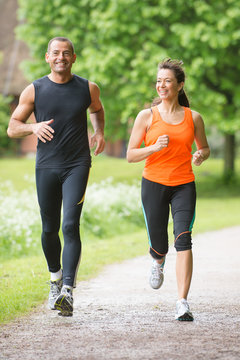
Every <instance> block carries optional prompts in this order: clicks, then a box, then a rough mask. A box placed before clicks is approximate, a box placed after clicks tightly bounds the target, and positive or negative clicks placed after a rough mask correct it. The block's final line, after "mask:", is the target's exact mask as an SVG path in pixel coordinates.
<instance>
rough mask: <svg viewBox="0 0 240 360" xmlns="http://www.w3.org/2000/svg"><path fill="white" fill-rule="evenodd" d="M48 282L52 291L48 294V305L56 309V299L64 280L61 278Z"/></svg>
mask: <svg viewBox="0 0 240 360" xmlns="http://www.w3.org/2000/svg"><path fill="white" fill-rule="evenodd" d="M48 284H49V285H50V292H49V296H48V307H49V309H51V310H55V301H56V299H57V297H58V296H59V295H60V293H61V289H62V284H63V282H62V279H60V280H57V281H49V283H48Z"/></svg>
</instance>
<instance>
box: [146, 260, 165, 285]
mask: <svg viewBox="0 0 240 360" xmlns="http://www.w3.org/2000/svg"><path fill="white" fill-rule="evenodd" d="M164 263H165V260H164V261H163V263H162V264H158V262H157V261H156V260H153V262H152V269H151V275H150V279H149V283H150V285H151V287H152V288H153V289H159V288H160V287H161V286H162V284H163V280H164V274H163V268H164Z"/></svg>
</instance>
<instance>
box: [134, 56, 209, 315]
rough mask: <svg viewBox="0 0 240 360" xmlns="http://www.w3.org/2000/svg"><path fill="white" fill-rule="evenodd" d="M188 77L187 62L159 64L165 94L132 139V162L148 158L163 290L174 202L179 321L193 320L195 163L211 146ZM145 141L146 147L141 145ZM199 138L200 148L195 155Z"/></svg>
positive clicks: (156, 274) (144, 114)
mask: <svg viewBox="0 0 240 360" xmlns="http://www.w3.org/2000/svg"><path fill="white" fill-rule="evenodd" d="M184 81H185V74H184V71H183V69H182V62H181V61H178V60H171V59H167V60H164V61H163V62H162V63H160V64H159V66H158V73H157V83H156V90H157V93H158V96H159V98H158V99H155V101H154V103H153V106H152V107H151V108H150V109H145V110H142V111H141V112H140V113H139V114H138V116H137V118H136V120H135V123H134V126H133V129H132V134H131V137H130V140H129V145H128V151H127V160H128V162H138V161H142V160H146V163H145V167H144V171H143V178H142V204H143V212H144V217H145V222H146V227H147V232H148V238H149V244H150V254H151V256H152V258H153V264H152V270H151V276H150V285H151V286H152V288H153V289H159V288H160V287H161V285H162V283H163V280H164V273H163V268H164V263H165V257H166V254H167V252H168V233H167V227H168V220H169V208H170V206H171V212H172V217H173V224H174V237H175V248H176V251H177V259H176V276H177V285H178V301H177V304H176V315H175V319H177V320H183V321H192V320H193V315H192V313H191V312H190V309H189V305H188V303H187V296H188V292H189V288H190V283H191V278H192V266H193V265H192V250H191V249H192V242H191V232H192V226H193V222H194V217H195V204H196V189H195V182H194V179H195V178H194V174H193V171H192V165H191V162H193V164H194V165H197V166H199V165H201V164H202V162H203V161H204V160H206V159H207V158H208V157H209V154H210V149H209V146H208V142H207V139H206V135H205V129H204V122H203V119H202V117H201V115H200V114H199V113H197V112H196V111H193V110H190V108H189V101H188V99H187V96H186V94H185V92H184V89H183V87H184ZM143 141H144V143H145V147H143V148H140V145H141V144H142V142H143ZM194 141H195V143H196V147H197V151H196V152H195V153H194V154H193V155H192V154H191V151H192V144H193V142H194Z"/></svg>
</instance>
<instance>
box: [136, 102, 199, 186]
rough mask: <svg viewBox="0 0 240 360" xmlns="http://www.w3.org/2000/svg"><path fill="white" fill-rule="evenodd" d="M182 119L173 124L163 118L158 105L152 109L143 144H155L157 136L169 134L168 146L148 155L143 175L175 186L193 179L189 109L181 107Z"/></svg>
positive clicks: (191, 126) (192, 125)
mask: <svg viewBox="0 0 240 360" xmlns="http://www.w3.org/2000/svg"><path fill="white" fill-rule="evenodd" d="M184 112H185V114H184V119H183V121H182V122H181V123H179V124H176V125H173V124H168V123H166V122H165V121H163V120H162V118H161V116H160V113H159V110H158V107H157V106H154V107H153V108H152V113H153V115H152V124H151V126H150V129H149V130H148V131H147V133H146V135H145V138H144V143H145V146H149V145H153V144H155V142H156V140H157V138H158V137H159V136H160V135H168V136H169V143H168V147H166V148H163V149H162V150H160V151H158V152H156V153H154V154H152V155H150V156H148V157H147V159H146V162H145V167H144V170H143V177H144V178H145V179H147V180H150V181H154V182H157V183H160V184H163V185H167V186H176V185H181V184H186V183H189V182H192V181H194V179H195V177H194V174H193V170H192V154H191V152H192V144H193V141H194V123H193V118H192V112H191V110H190V109H189V108H187V107H184Z"/></svg>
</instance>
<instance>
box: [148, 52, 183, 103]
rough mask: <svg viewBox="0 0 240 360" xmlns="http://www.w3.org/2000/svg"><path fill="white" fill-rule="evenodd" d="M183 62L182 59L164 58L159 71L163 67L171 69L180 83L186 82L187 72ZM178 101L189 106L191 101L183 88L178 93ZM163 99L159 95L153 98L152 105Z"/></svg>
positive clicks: (159, 65)
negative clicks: (184, 69)
mask: <svg viewBox="0 0 240 360" xmlns="http://www.w3.org/2000/svg"><path fill="white" fill-rule="evenodd" d="M182 65H183V62H182V61H181V60H172V59H170V58H168V59H165V60H163V61H162V62H160V63H159V64H158V71H159V70H161V69H169V70H172V72H173V73H174V75H175V78H176V79H177V82H178V83H181V82H185V73H184V71H183V68H182ZM178 101H179V104H180V105H182V106H186V107H189V101H188V98H187V95H186V93H185V91H184V90H183V88H182V89H181V90H180V91H179V93H178ZM161 102H162V100H161V99H160V98H159V97H157V98H155V99H154V100H153V102H152V106H156V105H158V104H160V103H161Z"/></svg>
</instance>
